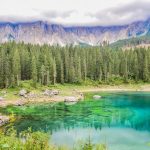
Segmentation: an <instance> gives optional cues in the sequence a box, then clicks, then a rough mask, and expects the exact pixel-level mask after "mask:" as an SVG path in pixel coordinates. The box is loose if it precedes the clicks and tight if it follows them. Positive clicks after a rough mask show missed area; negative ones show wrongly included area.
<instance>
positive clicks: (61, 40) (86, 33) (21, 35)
mask: <svg viewBox="0 0 150 150" xmlns="http://www.w3.org/2000/svg"><path fill="white" fill-rule="evenodd" d="M149 32H150V19H147V20H146V21H137V22H134V23H131V24H128V25H120V26H114V25H113V26H63V25H60V24H53V23H48V22H45V21H35V22H22V23H10V22H0V43H4V42H8V41H15V42H24V43H31V44H40V45H43V44H49V45H57V44H58V45H61V46H65V45H68V44H73V45H79V44H80V43H84V44H88V45H91V46H96V45H100V44H102V43H103V41H108V42H109V43H114V42H116V41H118V40H123V39H130V38H133V37H140V36H143V35H146V34H148V33H149Z"/></svg>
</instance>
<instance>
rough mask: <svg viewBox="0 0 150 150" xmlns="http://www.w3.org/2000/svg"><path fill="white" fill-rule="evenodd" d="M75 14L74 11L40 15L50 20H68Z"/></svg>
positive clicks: (50, 12)
mask: <svg viewBox="0 0 150 150" xmlns="http://www.w3.org/2000/svg"><path fill="white" fill-rule="evenodd" d="M74 12H76V11H75V10H70V11H64V12H58V11H54V10H52V11H44V12H42V13H41V17H44V18H50V19H55V18H58V17H60V18H64V19H66V18H68V17H70V16H71V14H72V13H74Z"/></svg>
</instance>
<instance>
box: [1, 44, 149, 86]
mask: <svg viewBox="0 0 150 150" xmlns="http://www.w3.org/2000/svg"><path fill="white" fill-rule="evenodd" d="M119 79H122V80H123V82H125V83H127V82H128V81H129V80H134V81H143V82H148V81H149V80H150V48H149V49H144V48H140V49H135V50H126V51H124V50H121V49H111V48H110V47H109V46H105V47H78V46H77V47H73V46H66V47H59V46H48V45H43V46H39V45H30V44H24V43H19V44H16V43H14V42H11V43H5V44H1V45H0V87H1V88H7V87H15V86H19V84H20V81H21V80H31V81H32V84H33V86H36V84H37V83H40V84H41V85H50V84H55V83H62V84H63V83H81V82H83V81H86V80H94V81H99V82H100V83H109V82H110V81H113V80H119Z"/></svg>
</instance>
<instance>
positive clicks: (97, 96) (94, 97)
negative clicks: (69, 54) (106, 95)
mask: <svg viewBox="0 0 150 150" xmlns="http://www.w3.org/2000/svg"><path fill="white" fill-rule="evenodd" d="M101 98H102V97H101V96H100V95H94V96H93V99H96V100H97V99H101Z"/></svg>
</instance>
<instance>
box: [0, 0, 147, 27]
mask: <svg viewBox="0 0 150 150" xmlns="http://www.w3.org/2000/svg"><path fill="white" fill-rule="evenodd" d="M6 1H9V0H5V1H3V5H0V22H27V21H28V22H32V21H39V20H42V21H47V22H50V23H58V24H62V25H65V26H84V25H86V26H92V25H100V26H110V25H125V24H129V23H132V22H135V21H141V20H146V19H147V18H149V17H150V0H125V1H123V0H105V1H104V0H103V1H102V0H86V3H85V2H84V1H83V0H72V1H70V0H61V1H60V0H56V1H57V2H54V1H52V0H45V3H43V1H42V0H38V1H37V2H36V0H26V1H24V0H12V1H13V2H12V3H11V4H10V5H8V2H7V3H6ZM30 1H31V2H32V4H31V5H29V2H30ZM58 2H59V4H58ZM16 4H17V5H16ZM4 6H5V7H6V8H3V7H4Z"/></svg>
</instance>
